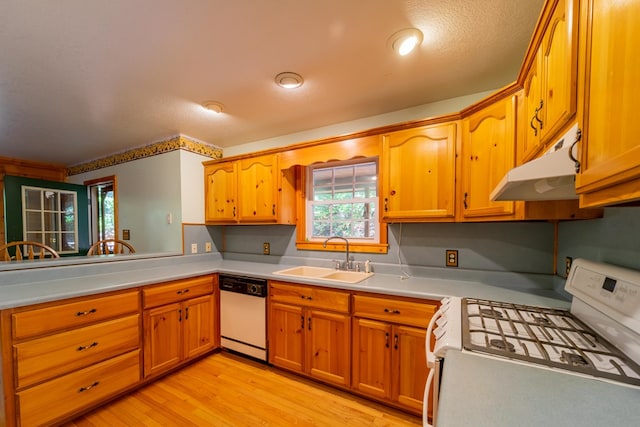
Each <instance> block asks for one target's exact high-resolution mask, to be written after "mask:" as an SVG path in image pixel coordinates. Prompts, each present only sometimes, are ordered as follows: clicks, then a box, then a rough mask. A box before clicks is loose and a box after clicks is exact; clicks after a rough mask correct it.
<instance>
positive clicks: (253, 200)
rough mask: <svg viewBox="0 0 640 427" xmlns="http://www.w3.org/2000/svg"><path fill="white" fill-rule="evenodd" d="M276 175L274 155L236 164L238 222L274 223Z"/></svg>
mask: <svg viewBox="0 0 640 427" xmlns="http://www.w3.org/2000/svg"><path fill="white" fill-rule="evenodd" d="M277 173H278V162H277V156H275V155H266V156H258V157H251V158H248V159H243V160H240V161H239V162H238V188H240V189H241V191H240V192H239V194H238V197H239V200H240V212H239V218H238V219H239V220H240V221H255V222H275V221H276V201H277V200H278V185H277V181H278V179H277Z"/></svg>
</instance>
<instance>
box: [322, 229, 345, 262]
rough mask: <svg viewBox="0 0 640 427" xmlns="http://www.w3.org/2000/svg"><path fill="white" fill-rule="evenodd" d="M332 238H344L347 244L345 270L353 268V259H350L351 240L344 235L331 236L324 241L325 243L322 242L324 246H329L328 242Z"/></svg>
mask: <svg viewBox="0 0 640 427" xmlns="http://www.w3.org/2000/svg"><path fill="white" fill-rule="evenodd" d="M331 239H342V240H344V242H345V244H346V259H345V262H344V266H343V267H342V269H343V270H351V260H350V259H349V241H348V240H347V239H346V238H344V237H342V236H331V237H329V238H328V239H327V240H325V241H324V243H323V244H322V247H323V248H326V247H327V242H328V241H329V240H331Z"/></svg>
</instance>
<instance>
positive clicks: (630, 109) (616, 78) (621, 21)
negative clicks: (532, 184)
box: [576, 0, 640, 206]
mask: <svg viewBox="0 0 640 427" xmlns="http://www.w3.org/2000/svg"><path fill="white" fill-rule="evenodd" d="M580 19H581V27H580V51H581V52H585V55H583V56H581V58H580V70H581V71H580V73H581V74H580V79H579V81H580V94H581V98H582V99H583V100H584V103H581V104H580V105H579V106H578V108H579V111H578V118H579V119H578V120H579V125H580V128H581V129H582V131H583V133H582V141H581V143H580V144H579V145H580V148H581V170H580V173H579V174H578V175H577V177H576V189H577V192H578V193H580V205H581V206H604V205H612V204H617V203H622V202H628V201H632V200H638V199H640V181H639V179H640V138H639V137H638V136H639V135H640V120H638V112H637V100H638V94H639V93H640V56H639V55H638V52H637V51H638V49H637V48H638V46H639V45H640V1H639V0H630V1H626V2H624V4H619V3H617V2H611V1H604V0H587V1H585V2H584V4H583V7H582V9H581V17H580Z"/></svg>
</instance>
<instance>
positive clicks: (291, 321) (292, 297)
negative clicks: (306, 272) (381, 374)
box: [268, 281, 351, 387]
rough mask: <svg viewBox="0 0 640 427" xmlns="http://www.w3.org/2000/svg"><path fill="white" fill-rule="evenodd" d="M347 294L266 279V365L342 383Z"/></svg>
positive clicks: (346, 375) (347, 346)
mask: <svg viewBox="0 0 640 427" xmlns="http://www.w3.org/2000/svg"><path fill="white" fill-rule="evenodd" d="M349 307H350V306H349V293H347V292H341V291H334V290H329V289H321V288H317V287H313V286H303V285H297V284H291V283H284V282H275V281H272V282H270V283H269V333H268V335H269V363H271V364H273V365H274V366H278V367H281V368H284V369H288V370H291V371H294V372H297V373H302V374H305V375H308V376H310V377H312V378H315V379H318V380H320V381H323V382H326V383H328V384H333V385H337V386H342V387H348V386H349V384H350V380H351V375H350V373H351V370H350V356H349V355H350V350H351V317H350V309H349Z"/></svg>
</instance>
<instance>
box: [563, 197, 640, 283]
mask: <svg viewBox="0 0 640 427" xmlns="http://www.w3.org/2000/svg"><path fill="white" fill-rule="evenodd" d="M558 240H559V244H558V269H559V270H558V271H564V259H565V257H567V256H569V257H572V258H586V259H590V260H592V261H600V262H606V263H611V264H617V265H621V266H623V267H628V268H634V269H637V270H640V207H615V208H614V207H612V208H605V210H604V216H603V218H600V219H592V220H588V221H575V222H563V223H561V224H560V229H559V238H558Z"/></svg>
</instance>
